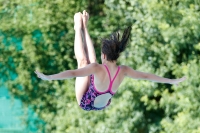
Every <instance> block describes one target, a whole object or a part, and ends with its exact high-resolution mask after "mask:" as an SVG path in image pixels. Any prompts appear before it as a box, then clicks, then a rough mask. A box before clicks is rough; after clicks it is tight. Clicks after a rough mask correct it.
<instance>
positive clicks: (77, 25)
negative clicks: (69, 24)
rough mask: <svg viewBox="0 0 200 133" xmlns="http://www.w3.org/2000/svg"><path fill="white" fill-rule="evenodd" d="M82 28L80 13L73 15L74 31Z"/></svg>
mask: <svg viewBox="0 0 200 133" xmlns="http://www.w3.org/2000/svg"><path fill="white" fill-rule="evenodd" d="M82 27H83V21H82V13H80V12H78V13H75V15H74V30H81V29H82Z"/></svg>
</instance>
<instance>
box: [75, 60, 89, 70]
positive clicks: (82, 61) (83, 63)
mask: <svg viewBox="0 0 200 133" xmlns="http://www.w3.org/2000/svg"><path fill="white" fill-rule="evenodd" d="M77 62H78V68H82V67H85V66H87V65H88V61H87V59H80V60H77Z"/></svg>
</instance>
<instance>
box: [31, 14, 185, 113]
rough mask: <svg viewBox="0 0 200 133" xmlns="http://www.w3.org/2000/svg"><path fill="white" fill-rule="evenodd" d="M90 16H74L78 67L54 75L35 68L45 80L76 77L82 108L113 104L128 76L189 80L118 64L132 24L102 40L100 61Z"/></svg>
mask: <svg viewBox="0 0 200 133" xmlns="http://www.w3.org/2000/svg"><path fill="white" fill-rule="evenodd" d="M88 19H89V14H88V13H87V12H86V11H85V10H84V11H83V13H80V12H79V13H76V14H75V15H74V30H75V41H74V51H75V56H76V59H77V63H78V69H76V70H66V71H64V72H61V73H58V74H54V75H44V74H43V73H40V72H38V71H35V73H36V74H37V76H38V77H39V78H41V79H43V80H63V79H67V78H73V77H76V81H75V92H76V99H77V102H78V104H79V105H80V107H81V108H82V109H84V110H87V111H90V110H102V109H104V108H106V107H107V106H109V104H110V102H111V98H112V97H113V95H114V94H115V93H116V92H117V89H118V87H119V85H120V84H121V83H122V81H123V79H124V78H125V77H130V78H133V79H144V80H150V81H154V82H159V83H168V84H176V85H177V84H178V83H179V82H182V81H184V80H185V77H183V78H180V79H168V78H163V77H159V76H156V75H154V74H150V73H144V72H139V71H136V70H134V69H132V68H130V67H128V66H125V65H120V66H117V64H116V61H117V59H118V57H119V55H120V53H121V52H123V51H124V50H125V48H126V45H127V42H128V40H129V37H130V33H131V27H128V28H127V29H125V30H124V32H123V34H122V37H121V39H120V37H119V33H118V32H116V33H113V34H112V35H111V36H110V38H108V39H103V40H102V48H101V61H102V64H98V63H97V62H96V55H95V50H94V46H93V43H92V41H91V38H90V35H89V33H88V30H87V22H88Z"/></svg>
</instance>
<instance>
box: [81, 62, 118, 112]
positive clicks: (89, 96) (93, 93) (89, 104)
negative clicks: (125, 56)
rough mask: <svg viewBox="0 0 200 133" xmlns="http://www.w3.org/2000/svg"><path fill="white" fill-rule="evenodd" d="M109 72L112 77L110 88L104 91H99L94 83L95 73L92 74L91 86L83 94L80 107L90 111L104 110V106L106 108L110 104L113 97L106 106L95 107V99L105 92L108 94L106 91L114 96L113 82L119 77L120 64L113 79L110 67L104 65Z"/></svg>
mask: <svg viewBox="0 0 200 133" xmlns="http://www.w3.org/2000/svg"><path fill="white" fill-rule="evenodd" d="M104 66H105V68H106V70H107V72H108V75H109V78H110V85H109V87H108V89H107V90H106V91H104V92H99V91H98V90H97V89H96V88H95V85H94V75H90V86H89V88H88V90H87V92H86V93H85V94H84V95H83V97H82V99H81V103H80V107H81V108H82V109H83V110H86V111H90V110H102V109H104V108H106V107H107V106H109V105H110V103H111V98H112V97H111V98H110V99H109V101H108V103H107V104H106V106H104V107H101V108H97V107H94V101H95V98H96V97H98V96H100V95H103V94H106V93H110V94H111V96H113V95H114V94H115V93H113V92H112V90H111V89H112V84H113V82H114V80H115V78H116V77H117V74H118V73H119V70H120V67H119V66H118V70H117V72H116V74H115V76H114V78H113V80H111V75H110V71H109V70H108V67H107V66H106V65H104Z"/></svg>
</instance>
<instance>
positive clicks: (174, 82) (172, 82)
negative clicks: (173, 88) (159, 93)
mask: <svg viewBox="0 0 200 133" xmlns="http://www.w3.org/2000/svg"><path fill="white" fill-rule="evenodd" d="M184 80H186V77H182V78H180V79H172V81H171V84H174V85H178V84H179V83H180V82H183V81H184Z"/></svg>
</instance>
